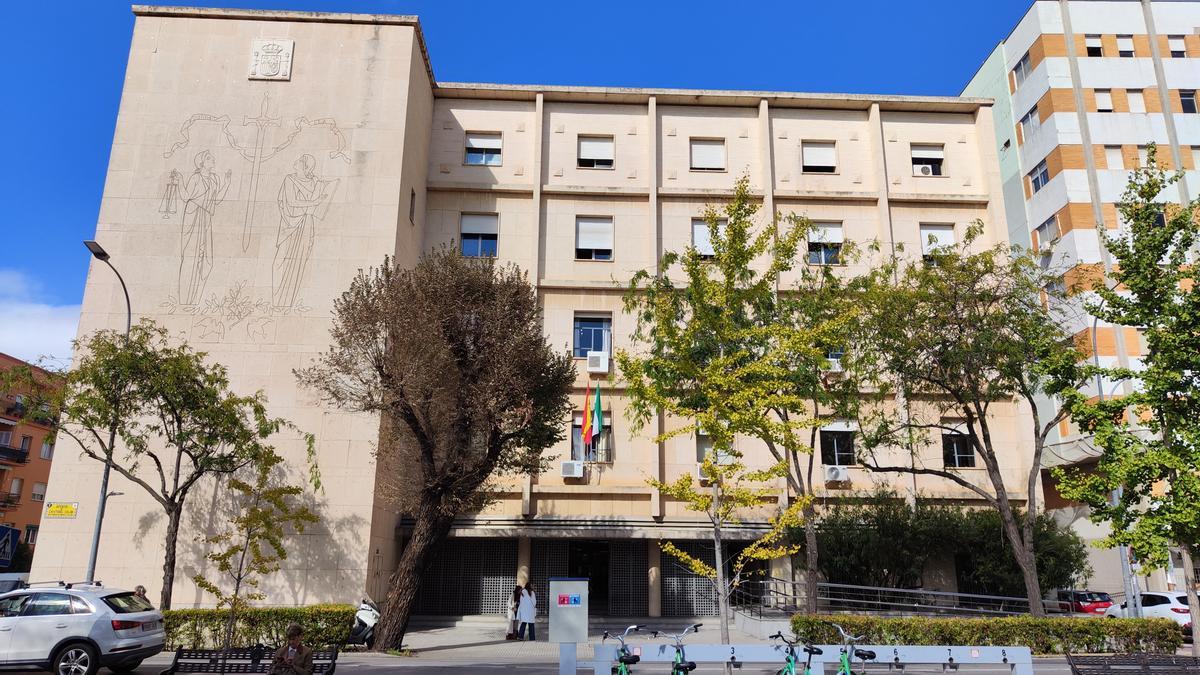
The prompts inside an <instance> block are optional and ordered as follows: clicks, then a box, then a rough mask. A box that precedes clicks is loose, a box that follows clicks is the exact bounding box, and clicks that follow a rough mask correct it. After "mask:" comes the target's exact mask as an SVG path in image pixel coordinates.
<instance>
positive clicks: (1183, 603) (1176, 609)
mask: <svg viewBox="0 0 1200 675" xmlns="http://www.w3.org/2000/svg"><path fill="white" fill-rule="evenodd" d="M1127 604H1128V603H1124V602H1122V603H1121V604H1120V605H1113V606H1112V607H1109V608H1108V609H1106V610H1104V616H1106V617H1108V618H1110V619H1116V618H1122V617H1125V616H1127V614H1128V608H1127V607H1126V605H1127ZM1142 616H1144V617H1146V618H1147V619H1170V620H1172V621H1174V622H1175V623H1177V624H1179V625H1180V627H1182V628H1183V629H1184V630H1185V631H1190V630H1191V629H1192V616H1191V613H1190V612H1188V604H1187V596H1186V595H1183V594H1182V593H1142Z"/></svg>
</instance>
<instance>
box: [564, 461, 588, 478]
mask: <svg viewBox="0 0 1200 675" xmlns="http://www.w3.org/2000/svg"><path fill="white" fill-rule="evenodd" d="M562 477H563V478H583V462H580V461H575V460H572V461H568V462H563V463H562Z"/></svg>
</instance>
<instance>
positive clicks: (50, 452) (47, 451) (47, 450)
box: [41, 441, 54, 459]
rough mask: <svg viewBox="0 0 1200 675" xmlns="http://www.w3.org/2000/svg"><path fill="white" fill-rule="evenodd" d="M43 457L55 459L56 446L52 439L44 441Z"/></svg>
mask: <svg viewBox="0 0 1200 675" xmlns="http://www.w3.org/2000/svg"><path fill="white" fill-rule="evenodd" d="M41 457H42V459H54V446H53V445H51V444H50V441H42V453H41Z"/></svg>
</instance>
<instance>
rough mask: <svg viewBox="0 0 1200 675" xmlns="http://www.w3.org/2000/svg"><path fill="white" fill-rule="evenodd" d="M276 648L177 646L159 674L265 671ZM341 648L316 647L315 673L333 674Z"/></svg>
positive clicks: (273, 658) (269, 667) (313, 661)
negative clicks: (199, 647)
mask: <svg viewBox="0 0 1200 675" xmlns="http://www.w3.org/2000/svg"><path fill="white" fill-rule="evenodd" d="M276 651H277V650H275V649H271V648H269V647H264V646H263V645H257V646H254V647H245V648H236V649H223V650H222V649H183V648H180V649H177V650H176V651H175V658H174V660H172V661H171V667H170V668H167V669H166V670H164V671H162V673H160V675H174V674H175V673H265V672H268V671H269V670H271V664H272V662H273V661H274V660H275V652H276ZM337 657H338V650H337V649H336V648H335V649H332V650H315V649H314V650H313V659H312V663H313V675H333V671H334V669H336V668H337Z"/></svg>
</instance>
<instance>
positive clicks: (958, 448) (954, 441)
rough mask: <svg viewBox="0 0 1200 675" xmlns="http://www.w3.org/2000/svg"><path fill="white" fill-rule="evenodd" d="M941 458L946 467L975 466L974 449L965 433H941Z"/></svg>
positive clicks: (970, 467)
mask: <svg viewBox="0 0 1200 675" xmlns="http://www.w3.org/2000/svg"><path fill="white" fill-rule="evenodd" d="M942 459H944V460H945V461H946V468H947V469H972V468H974V467H975V449H974V448H972V447H971V437H970V436H968V435H967V434H950V433H946V434H942Z"/></svg>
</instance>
